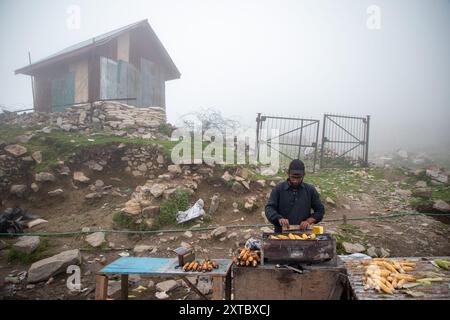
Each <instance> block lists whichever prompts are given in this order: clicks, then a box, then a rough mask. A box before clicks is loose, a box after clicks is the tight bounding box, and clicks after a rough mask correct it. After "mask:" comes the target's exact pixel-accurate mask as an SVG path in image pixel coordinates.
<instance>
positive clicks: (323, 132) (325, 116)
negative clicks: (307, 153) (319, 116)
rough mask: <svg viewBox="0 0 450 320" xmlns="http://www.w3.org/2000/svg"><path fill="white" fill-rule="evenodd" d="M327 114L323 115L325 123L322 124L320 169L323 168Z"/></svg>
mask: <svg viewBox="0 0 450 320" xmlns="http://www.w3.org/2000/svg"><path fill="white" fill-rule="evenodd" d="M326 120H327V115H326V114H324V115H323V124H322V145H321V146H320V169H323V147H324V143H325V125H326Z"/></svg>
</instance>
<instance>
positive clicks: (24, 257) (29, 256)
mask: <svg viewBox="0 0 450 320" xmlns="http://www.w3.org/2000/svg"><path fill="white" fill-rule="evenodd" d="M48 247H49V244H48V239H46V238H41V241H40V243H39V246H38V247H37V248H36V250H35V251H34V252H32V253H24V252H21V251H19V250H16V249H14V248H11V249H10V250H9V252H8V261H9V262H19V263H20V264H24V265H27V264H31V263H33V262H36V261H38V260H41V259H44V258H46V251H47V249H48Z"/></svg>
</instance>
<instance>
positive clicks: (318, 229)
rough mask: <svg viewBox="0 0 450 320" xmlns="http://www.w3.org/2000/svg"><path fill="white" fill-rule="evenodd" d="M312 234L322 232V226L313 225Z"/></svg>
mask: <svg viewBox="0 0 450 320" xmlns="http://www.w3.org/2000/svg"><path fill="white" fill-rule="evenodd" d="M313 233H314V234H323V226H313Z"/></svg>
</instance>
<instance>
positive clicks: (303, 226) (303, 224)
mask: <svg viewBox="0 0 450 320" xmlns="http://www.w3.org/2000/svg"><path fill="white" fill-rule="evenodd" d="M314 223H316V219H314V218H308V219H306V220H305V221H302V222H301V223H300V229H302V230H305V229H308V227H309V226H310V225H312V224H314Z"/></svg>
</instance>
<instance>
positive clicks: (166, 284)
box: [156, 280, 179, 292]
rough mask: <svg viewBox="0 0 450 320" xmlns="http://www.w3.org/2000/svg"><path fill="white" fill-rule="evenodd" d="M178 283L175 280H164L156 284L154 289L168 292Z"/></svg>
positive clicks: (176, 286)
mask: <svg viewBox="0 0 450 320" xmlns="http://www.w3.org/2000/svg"><path fill="white" fill-rule="evenodd" d="M178 286H179V284H178V282H177V281H175V280H166V281H163V282H159V283H157V284H156V290H158V291H159V292H170V291H171V290H173V289H176V288H178Z"/></svg>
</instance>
